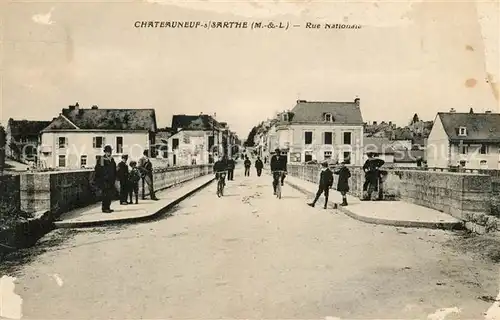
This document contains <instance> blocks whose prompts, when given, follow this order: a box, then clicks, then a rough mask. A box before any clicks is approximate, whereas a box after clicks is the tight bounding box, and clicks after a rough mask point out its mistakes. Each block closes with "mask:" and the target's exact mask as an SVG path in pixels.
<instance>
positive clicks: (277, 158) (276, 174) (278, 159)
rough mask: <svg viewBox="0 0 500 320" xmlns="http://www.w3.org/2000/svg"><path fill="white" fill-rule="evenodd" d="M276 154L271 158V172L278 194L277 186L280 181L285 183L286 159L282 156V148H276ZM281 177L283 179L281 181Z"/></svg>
mask: <svg viewBox="0 0 500 320" xmlns="http://www.w3.org/2000/svg"><path fill="white" fill-rule="evenodd" d="M274 151H275V155H274V156H273V157H272V158H271V172H272V174H273V190H274V195H276V187H277V185H278V183H281V185H283V180H284V177H285V176H284V174H285V172H286V171H287V170H286V159H284V157H282V156H281V153H280V149H276V150H274ZM280 178H281V181H280Z"/></svg>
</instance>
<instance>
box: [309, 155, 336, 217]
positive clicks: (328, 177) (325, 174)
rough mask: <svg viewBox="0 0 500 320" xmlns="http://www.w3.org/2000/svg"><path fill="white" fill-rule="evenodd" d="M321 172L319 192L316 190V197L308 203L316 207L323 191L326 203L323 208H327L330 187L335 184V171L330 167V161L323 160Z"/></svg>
mask: <svg viewBox="0 0 500 320" xmlns="http://www.w3.org/2000/svg"><path fill="white" fill-rule="evenodd" d="M321 166H322V168H321V173H320V176H319V186H318V192H316V198H314V201H313V202H312V203H308V205H309V206H311V207H313V208H314V205H315V204H316V201H318V199H319V197H320V196H321V194H322V193H324V194H325V205H324V207H323V208H325V209H326V208H327V205H328V195H329V191H330V188H331V187H332V185H333V172H332V171H331V170H330V168H328V163H327V162H323V163H322V164H321Z"/></svg>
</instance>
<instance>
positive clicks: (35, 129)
mask: <svg viewBox="0 0 500 320" xmlns="http://www.w3.org/2000/svg"><path fill="white" fill-rule="evenodd" d="M50 123H51V121H32V120H14V119H9V123H8V127H9V130H10V133H11V134H12V135H13V136H34V135H38V134H40V132H42V130H43V129H45V128H46V127H48V126H49V125H50Z"/></svg>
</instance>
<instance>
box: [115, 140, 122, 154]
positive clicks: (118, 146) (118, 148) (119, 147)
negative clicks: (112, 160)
mask: <svg viewBox="0 0 500 320" xmlns="http://www.w3.org/2000/svg"><path fill="white" fill-rule="evenodd" d="M116 153H123V137H116Z"/></svg>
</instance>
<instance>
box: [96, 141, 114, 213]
mask: <svg viewBox="0 0 500 320" xmlns="http://www.w3.org/2000/svg"><path fill="white" fill-rule="evenodd" d="M112 151H113V149H112V148H111V146H105V147H104V156H103V157H101V158H100V159H99V160H98V162H97V163H96V166H95V179H96V184H97V186H99V188H100V189H101V191H102V212H104V213H111V212H113V211H114V210H111V200H112V199H113V197H114V195H115V192H116V188H115V182H116V163H115V160H114V159H113V158H112V157H111V153H112Z"/></svg>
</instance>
